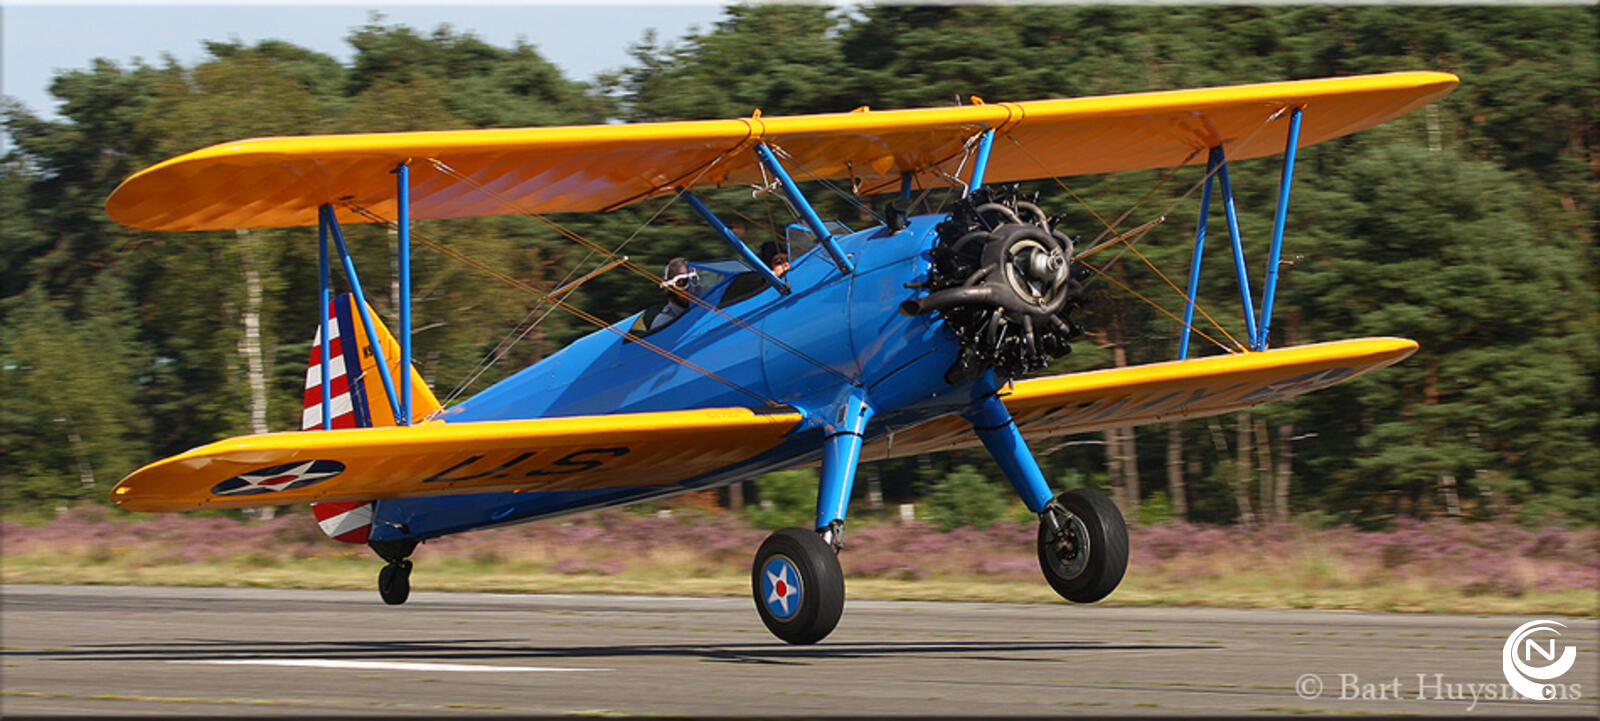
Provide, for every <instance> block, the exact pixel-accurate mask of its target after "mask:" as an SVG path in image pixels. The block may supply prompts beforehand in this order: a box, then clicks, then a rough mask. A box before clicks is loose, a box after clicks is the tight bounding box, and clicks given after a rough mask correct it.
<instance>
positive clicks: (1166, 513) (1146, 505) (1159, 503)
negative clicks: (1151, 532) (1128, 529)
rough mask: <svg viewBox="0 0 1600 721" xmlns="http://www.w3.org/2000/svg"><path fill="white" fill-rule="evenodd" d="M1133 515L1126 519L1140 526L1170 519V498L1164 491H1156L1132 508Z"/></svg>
mask: <svg viewBox="0 0 1600 721" xmlns="http://www.w3.org/2000/svg"><path fill="white" fill-rule="evenodd" d="M1132 515H1133V517H1132V518H1130V519H1128V520H1129V521H1132V522H1133V523H1137V524H1139V525H1142V526H1149V525H1153V524H1156V523H1165V522H1167V521H1170V520H1172V498H1171V497H1169V496H1168V495H1167V492H1166V491H1156V492H1155V493H1152V494H1150V495H1148V496H1145V498H1144V500H1142V501H1140V502H1139V507H1138V508H1136V509H1134V511H1133V514H1132Z"/></svg>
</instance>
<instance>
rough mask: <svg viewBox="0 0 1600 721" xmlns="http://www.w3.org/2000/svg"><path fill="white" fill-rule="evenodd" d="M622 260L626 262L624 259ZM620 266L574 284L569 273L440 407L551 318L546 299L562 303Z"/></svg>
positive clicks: (551, 305)
mask: <svg viewBox="0 0 1600 721" xmlns="http://www.w3.org/2000/svg"><path fill="white" fill-rule="evenodd" d="M623 257H624V258H626V257H627V256H623ZM620 264H621V261H620V260H615V261H612V262H610V263H607V264H604V265H601V266H598V267H596V268H595V269H594V270H591V271H589V272H588V273H585V274H584V275H583V277H581V278H578V279H577V280H571V281H569V279H570V278H571V277H572V271H569V272H568V273H567V277H566V278H563V279H562V283H561V285H559V286H557V287H556V289H555V290H552V291H550V292H549V293H546V294H545V296H541V297H540V298H538V299H537V300H535V301H534V302H533V307H532V308H530V309H529V310H528V314H527V315H525V316H523V317H522V320H521V321H518V322H517V325H516V327H515V328H513V329H512V331H511V332H510V333H508V334H507V335H506V336H505V337H504V338H502V339H501V340H500V342H499V343H496V344H495V347H494V348H493V349H491V350H490V351H489V353H488V355H486V356H484V358H483V360H481V361H478V364H477V365H476V366H473V369H472V372H471V373H469V374H468V375H467V378H466V379H465V380H463V381H461V382H459V383H458V384H456V387H455V388H454V389H452V390H451V391H450V395H449V396H448V397H447V398H445V399H444V400H443V401H441V402H440V404H439V405H440V406H446V405H449V403H450V402H451V401H454V400H455V399H456V398H457V397H459V396H460V395H461V394H462V393H464V392H465V391H466V390H467V389H468V388H470V387H472V384H473V383H476V382H477V381H478V378H480V377H482V376H483V374H484V373H486V372H488V370H489V368H491V367H493V366H494V364H495V363H497V362H499V361H500V360H501V359H502V358H505V356H506V354H507V353H510V352H511V349H512V348H513V347H515V346H516V344H518V343H520V342H522V339H523V338H526V337H528V335H529V334H530V333H532V332H533V331H534V329H535V328H538V327H539V325H540V324H542V323H544V320H545V319H546V318H548V317H550V314H551V313H554V312H555V310H556V305H555V304H554V303H549V304H546V302H545V300H546V297H558V298H562V299H565V298H566V297H567V296H568V295H571V294H572V292H573V291H575V290H577V289H578V286H581V285H583V284H584V283H587V282H589V281H590V280H592V279H594V278H596V277H598V276H599V275H600V274H602V273H605V272H606V271H609V270H611V269H612V268H615V267H617V266H618V265H620ZM542 305H548V307H545V308H543V309H542V312H541V308H540V306H542ZM536 313H538V314H539V317H538V319H536V320H534V321H533V322H532V323H529V322H528V321H529V319H532V318H533V316H534V314H536ZM524 326H526V327H524Z"/></svg>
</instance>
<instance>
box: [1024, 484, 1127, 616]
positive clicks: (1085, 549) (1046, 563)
mask: <svg viewBox="0 0 1600 721" xmlns="http://www.w3.org/2000/svg"><path fill="white" fill-rule="evenodd" d="M1045 514H1053V515H1054V517H1055V523H1051V522H1050V518H1048V517H1046V516H1045V515H1041V517H1040V519H1039V568H1040V570H1042V571H1044V579H1045V580H1046V581H1049V582H1050V587H1051V588H1054V589H1055V590H1056V593H1059V594H1061V597H1062V598H1065V599H1067V600H1068V601H1072V602H1075V603H1093V602H1095V601H1098V600H1100V599H1102V598H1105V597H1106V596H1107V595H1110V593H1111V592H1112V591H1113V590H1115V589H1116V587H1117V584H1118V583H1121V582H1122V574H1123V572H1125V571H1127V570H1128V526H1127V524H1126V523H1124V522H1123V520H1122V512H1121V511H1118V510H1117V505H1116V504H1115V503H1112V502H1111V499H1109V498H1106V497H1105V495H1103V494H1101V493H1100V492H1099V491H1095V490H1091V489H1088V488H1074V489H1072V490H1070V491H1067V492H1066V493H1063V494H1061V495H1059V496H1056V499H1055V500H1054V501H1052V502H1051V503H1050V505H1049V507H1047V508H1046V509H1045ZM1058 527H1059V529H1060V532H1059V533H1058V532H1057V530H1056V529H1057V528H1058Z"/></svg>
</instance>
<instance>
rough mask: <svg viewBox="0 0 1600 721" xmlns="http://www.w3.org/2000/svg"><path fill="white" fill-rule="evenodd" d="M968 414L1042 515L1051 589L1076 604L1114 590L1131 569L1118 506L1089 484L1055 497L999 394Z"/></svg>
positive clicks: (1044, 563) (1042, 563)
mask: <svg viewBox="0 0 1600 721" xmlns="http://www.w3.org/2000/svg"><path fill="white" fill-rule="evenodd" d="M965 417H966V419H967V420H968V421H969V422H971V423H972V426H973V428H974V429H975V430H976V431H977V432H978V438H979V439H981V440H982V441H983V445H984V447H985V448H987V449H989V454H990V455H992V456H994V459H995V461H996V462H997V463H999V464H1000V468H1001V470H1003V471H1004V472H1005V474H1006V478H1007V479H1008V480H1010V481H1011V485H1012V487H1014V488H1016V490H1017V495H1019V496H1021V497H1022V501H1023V502H1024V503H1026V504H1028V510H1030V511H1033V512H1034V513H1037V514H1039V541H1038V551H1039V568H1040V570H1042V571H1043V572H1044V578H1045V580H1046V581H1048V582H1049V583H1050V587H1051V588H1053V589H1055V591H1056V593H1058V594H1061V597H1062V598H1065V599H1067V600H1068V601H1073V602H1075V603H1093V602H1095V601H1098V600H1100V599H1102V598H1105V597H1106V596H1108V595H1110V593H1111V592H1112V591H1113V590H1116V588H1117V584H1119V583H1121V582H1122V575H1123V573H1124V572H1126V571H1127V568H1128V527H1127V524H1126V523H1125V522H1124V521H1123V519H1122V512H1121V511H1118V510H1117V506H1116V504H1114V503H1112V502H1111V500H1110V499H1108V498H1106V497H1105V496H1104V495H1103V494H1101V493H1099V492H1098V491H1094V490H1091V489H1088V488H1075V489H1073V490H1070V491H1067V492H1066V493H1063V494H1061V495H1060V496H1057V497H1055V498H1053V499H1052V498H1051V497H1050V485H1049V484H1048V483H1046V482H1045V480H1044V472H1043V471H1040V470H1039V463H1038V461H1036V460H1034V457H1033V453H1032V452H1031V451H1029V450H1028V444H1027V441H1025V440H1024V439H1023V438H1022V433H1021V431H1018V430H1017V425H1016V423H1014V422H1012V420H1011V412H1010V411H1008V410H1006V406H1005V404H1004V403H1003V402H1001V401H1000V399H999V398H998V397H995V396H991V397H990V398H989V399H988V400H986V401H984V402H983V404H982V405H980V406H978V407H977V408H976V409H974V410H973V411H971V412H970V413H968V414H966V416H965Z"/></svg>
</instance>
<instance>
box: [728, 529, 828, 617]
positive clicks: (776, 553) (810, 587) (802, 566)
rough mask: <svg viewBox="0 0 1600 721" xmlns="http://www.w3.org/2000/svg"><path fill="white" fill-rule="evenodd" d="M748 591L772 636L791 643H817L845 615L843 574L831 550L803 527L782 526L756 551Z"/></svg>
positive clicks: (825, 543)
mask: <svg viewBox="0 0 1600 721" xmlns="http://www.w3.org/2000/svg"><path fill="white" fill-rule="evenodd" d="M750 590H751V592H752V594H753V595H754V596H755V601H756V611H757V613H759V614H761V622H762V623H765V624H766V625H767V630H769V631H771V632H772V635H774V636H777V637H778V638H780V639H783V640H784V641H787V642H789V643H793V644H810V643H816V642H818V641H821V640H822V639H823V638H825V637H827V635H828V634H829V633H832V632H833V627H834V626H837V625H838V624H839V617H840V616H841V615H843V614H844V572H843V571H841V570H840V568H839V557H838V556H837V555H835V554H834V551H833V546H831V545H829V544H828V542H827V541H824V540H823V539H822V537H821V536H819V535H817V534H816V533H815V532H813V531H809V530H807V529H804V528H785V529H783V530H780V531H778V532H777V533H774V534H772V535H771V536H768V537H767V540H766V541H765V542H763V543H762V544H761V549H760V550H758V551H756V558H755V563H754V564H753V566H752V568H751V574H750Z"/></svg>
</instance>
